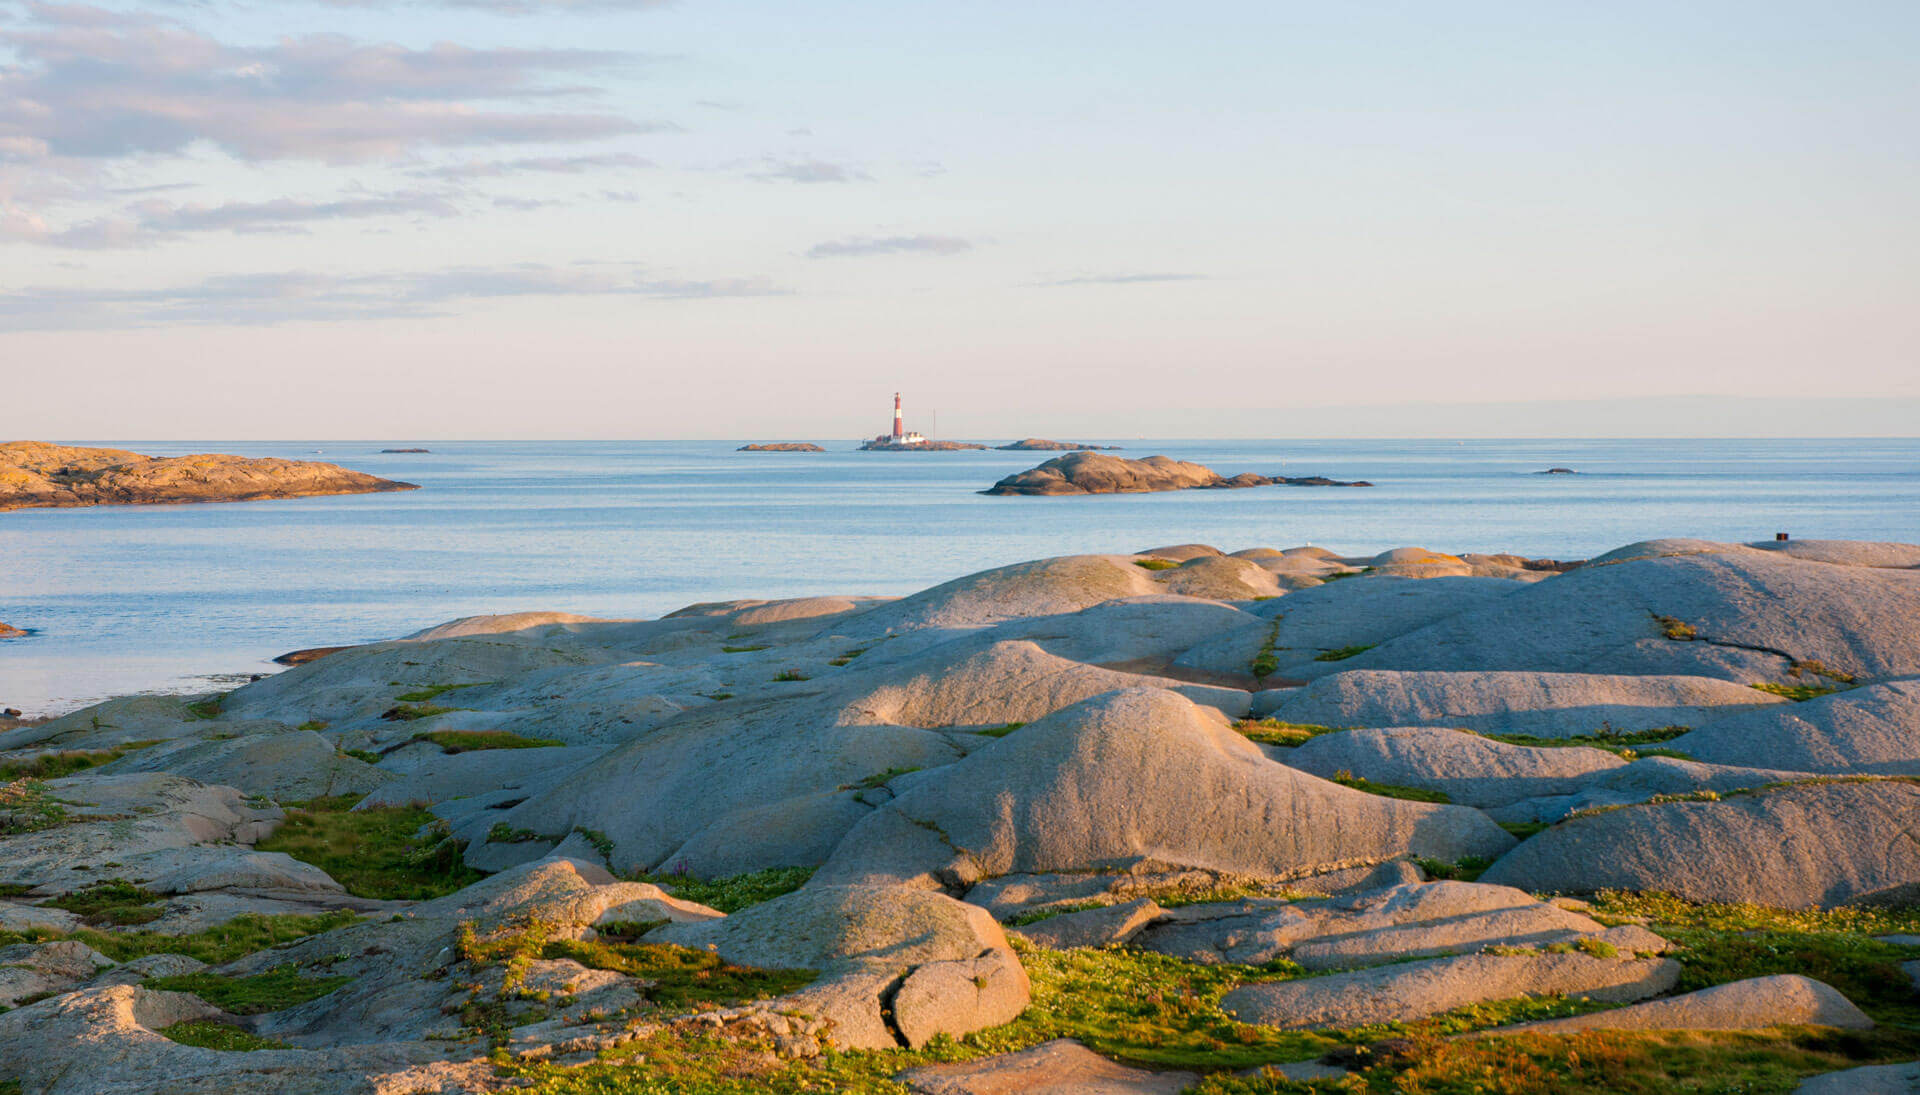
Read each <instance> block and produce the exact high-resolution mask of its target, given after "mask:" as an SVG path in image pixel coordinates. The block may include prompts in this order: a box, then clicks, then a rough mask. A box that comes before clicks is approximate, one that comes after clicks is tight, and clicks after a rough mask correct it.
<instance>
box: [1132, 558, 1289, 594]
mask: <svg viewBox="0 0 1920 1095" xmlns="http://www.w3.org/2000/svg"><path fill="white" fill-rule="evenodd" d="M1152 574H1153V579H1154V581H1156V582H1158V583H1159V584H1160V585H1161V586H1162V587H1163V588H1165V589H1166V591H1167V592H1168V593H1178V594H1180V595H1181V596H1183V597H1205V598H1208V599H1209V600H1215V601H1249V600H1253V599H1254V598H1256V597H1277V596H1279V595H1280V585H1279V583H1278V582H1276V581H1274V578H1273V575H1272V574H1271V573H1269V572H1268V571H1267V570H1265V569H1264V568H1262V567H1261V566H1260V565H1259V564H1257V563H1250V562H1248V561H1246V560H1245V559H1229V558H1227V557H1226V556H1224V555H1203V556H1199V557H1198V558H1193V559H1189V560H1187V561H1186V562H1184V563H1181V564H1180V565H1179V566H1177V567H1175V568H1174V569H1172V570H1161V571H1154V572H1152Z"/></svg>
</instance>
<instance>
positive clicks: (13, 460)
mask: <svg viewBox="0 0 1920 1095" xmlns="http://www.w3.org/2000/svg"><path fill="white" fill-rule="evenodd" d="M414 489H417V488H416V487H415V485H414V484H412V483H401V482H397V481H395V480H391V479H381V478H379V477H377V476H372V475H367V474H365V473H364V472H357V471H349V470H348V469H346V468H343V467H340V466H339V465H337V464H323V463H320V462H318V461H312V460H279V459H274V458H270V457H244V456H225V455H214V454H201V455H195V456H169V457H152V456H142V455H141V454H139V453H135V452H125V451H122V450H120V449H85V448H74V447H72V446H68V445H49V444H47V443H45V442H41V441H10V442H7V443H5V444H0V510H8V509H20V508H23V507H29V506H109V505H116V506H124V505H145V504H152V503H161V502H252V501H259V500H262V499H269V498H306V497H310V496H313V495H321V494H371V493H375V492H378V491H392V490H414Z"/></svg>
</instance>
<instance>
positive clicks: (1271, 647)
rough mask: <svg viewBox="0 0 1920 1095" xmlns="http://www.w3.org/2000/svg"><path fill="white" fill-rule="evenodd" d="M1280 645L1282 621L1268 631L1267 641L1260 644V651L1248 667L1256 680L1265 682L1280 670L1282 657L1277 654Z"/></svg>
mask: <svg viewBox="0 0 1920 1095" xmlns="http://www.w3.org/2000/svg"><path fill="white" fill-rule="evenodd" d="M1279 643H1280V621H1279V620H1275V621H1273V626H1272V627H1270V628H1268V629H1267V638H1266V641H1265V642H1263V643H1261V644H1260V650H1259V652H1258V653H1256V654H1254V656H1253V662H1252V664H1250V665H1248V666H1247V671H1248V672H1249V673H1252V674H1253V676H1254V679H1256V680H1265V679H1266V678H1268V677H1271V676H1273V674H1274V672H1275V671H1276V670H1278V669H1279V668H1280V656H1279V655H1278V654H1277V653H1275V650H1276V648H1277V647H1278V645H1279Z"/></svg>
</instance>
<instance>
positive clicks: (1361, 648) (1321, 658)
mask: <svg viewBox="0 0 1920 1095" xmlns="http://www.w3.org/2000/svg"><path fill="white" fill-rule="evenodd" d="M1379 645H1380V644H1379V643H1355V644H1354V645H1352V646H1343V647H1340V648H1339V649H1338V650H1322V651H1321V652H1320V653H1318V654H1315V655H1314V656H1313V660H1314V661H1316V662H1344V661H1346V660H1347V659H1348V658H1351V657H1354V656H1356V655H1359V654H1365V653H1366V652H1367V651H1369V650H1372V649H1373V648H1374V647H1376V646H1379Z"/></svg>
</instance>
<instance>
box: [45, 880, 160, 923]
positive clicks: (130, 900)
mask: <svg viewBox="0 0 1920 1095" xmlns="http://www.w3.org/2000/svg"><path fill="white" fill-rule="evenodd" d="M159 901H160V895H159V894H157V893H154V892H152V891H151V890H147V889H144V888H142V887H140V886H136V885H134V884H133V883H131V882H128V881H126V880H124V879H119V878H109V879H104V880H102V881H99V882H95V883H93V884H92V885H90V886H85V887H82V888H81V889H78V890H74V891H73V892H72V893H66V894H61V895H60V896H59V897H54V898H49V899H47V900H46V901H42V902H41V904H42V905H48V906H52V907H53V908H57V909H65V910H67V911H68V912H70V913H75V914H77V915H79V916H80V917H82V918H83V919H84V920H85V922H86V923H87V924H91V925H100V924H114V925H119V926H128V925H133V924H146V923H149V922H151V921H154V920H158V919H160V916H161V914H162V913H163V912H164V911H165V910H164V909H162V908H161V906H160V904H159Z"/></svg>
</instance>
